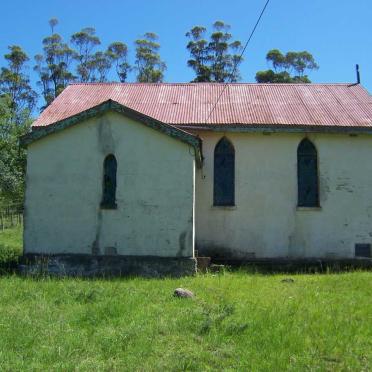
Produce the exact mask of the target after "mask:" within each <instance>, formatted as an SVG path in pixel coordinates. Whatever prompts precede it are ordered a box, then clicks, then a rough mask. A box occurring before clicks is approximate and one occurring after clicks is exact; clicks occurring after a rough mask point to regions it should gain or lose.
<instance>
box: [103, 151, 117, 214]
mask: <svg viewBox="0 0 372 372" xmlns="http://www.w3.org/2000/svg"><path fill="white" fill-rule="evenodd" d="M116 171H117V161H116V158H115V156H114V155H112V154H110V155H107V156H106V158H105V160H104V162H103V185H102V188H103V190H102V201H101V207H102V208H107V209H115V208H116Z"/></svg>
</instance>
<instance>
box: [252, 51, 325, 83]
mask: <svg viewBox="0 0 372 372" xmlns="http://www.w3.org/2000/svg"><path fill="white" fill-rule="evenodd" d="M266 61H267V62H268V63H269V64H271V66H272V69H269V70H264V71H258V72H257V73H256V81H257V82H258V83H311V81H310V79H309V77H308V75H307V74H305V73H306V72H307V71H308V72H311V71H313V70H317V69H318V68H319V66H318V64H317V63H316V62H315V59H314V57H313V55H312V54H311V53H309V52H307V51H301V52H293V51H290V52H287V53H286V54H283V53H282V52H281V51H280V50H278V49H272V50H269V52H268V53H267V54H266Z"/></svg>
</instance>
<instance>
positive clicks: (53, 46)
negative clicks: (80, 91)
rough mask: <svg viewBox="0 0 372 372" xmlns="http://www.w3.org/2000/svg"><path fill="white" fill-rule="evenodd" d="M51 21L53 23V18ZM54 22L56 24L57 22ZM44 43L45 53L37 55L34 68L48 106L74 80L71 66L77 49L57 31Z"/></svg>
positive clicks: (44, 40) (45, 39) (46, 38)
mask: <svg viewBox="0 0 372 372" xmlns="http://www.w3.org/2000/svg"><path fill="white" fill-rule="evenodd" d="M49 23H50V24H51V23H52V20H51V21H50V22H49ZM53 24H54V26H55V25H56V23H55V22H53ZM54 26H53V27H54ZM53 27H52V30H53ZM42 45H43V53H41V54H37V55H36V56H35V61H36V65H35V67H34V70H35V71H36V73H37V74H38V75H39V81H38V84H39V85H40V86H41V89H42V94H43V97H44V99H45V102H46V106H47V105H49V104H50V102H51V101H52V100H53V99H54V98H55V97H57V96H58V94H59V93H61V92H62V90H63V89H64V88H65V87H66V85H67V84H69V83H70V82H71V81H73V80H74V78H75V77H74V75H73V74H72V73H71V71H70V67H71V64H72V62H73V60H74V58H75V51H74V50H73V49H71V48H70V47H69V45H68V44H67V43H65V42H64V41H63V38H62V36H61V35H59V34H56V33H52V34H51V35H50V36H47V37H45V38H44V39H43V41H42Z"/></svg>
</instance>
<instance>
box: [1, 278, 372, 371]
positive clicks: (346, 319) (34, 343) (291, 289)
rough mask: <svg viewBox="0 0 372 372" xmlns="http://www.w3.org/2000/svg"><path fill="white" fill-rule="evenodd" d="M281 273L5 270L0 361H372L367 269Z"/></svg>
mask: <svg viewBox="0 0 372 372" xmlns="http://www.w3.org/2000/svg"><path fill="white" fill-rule="evenodd" d="M283 277H284V276H283V275H271V276H264V275H259V274H248V273H244V272H235V273H225V274H220V275H216V276H213V275H204V276H198V277H195V278H182V279H166V280H159V279H157V280H155V279H154V280H145V279H116V280H78V279H63V280H56V279H48V278H45V279H41V280H40V279H39V280H36V279H31V278H20V277H17V276H9V277H3V278H1V279H0V370H6V371H14V370H58V371H59V370H75V369H76V370H82V371H90V370H107V371H111V370H130V371H132V370H141V371H151V370H175V371H181V370H229V369H230V370H242V371H247V370H254V371H283V370H293V371H304V370H339V371H344V370H353V371H363V370H365V371H367V370H369V369H370V368H371V363H372V359H371V357H372V356H371V353H372V320H371V298H372V291H371V280H372V274H371V273H368V272H354V273H346V274H338V275H334V274H326V275H294V276H292V277H293V278H294V280H295V281H294V283H282V282H281V280H282V279H283ZM179 286H182V287H186V288H189V289H191V290H193V291H194V292H195V294H196V297H195V299H177V298H174V297H173V296H172V293H173V290H174V289H175V288H176V287H179Z"/></svg>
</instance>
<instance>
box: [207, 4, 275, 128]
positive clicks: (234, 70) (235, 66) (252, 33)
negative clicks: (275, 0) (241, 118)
mask: <svg viewBox="0 0 372 372" xmlns="http://www.w3.org/2000/svg"><path fill="white" fill-rule="evenodd" d="M269 2H270V0H267V1H266V3H265V5H264V7H263V8H262V10H261V13H260V16H259V17H258V19H257V22H256V24H255V25H254V27H253V29H252V32H251V34H250V35H249V38H248V40H247V42H246V43H245V45H244V48H243V50H242V52H241V53H240V56H239V58H238V59H236V61H235V64H234V68H233V70H232V72H231V74H230V76H229V79H230V80H232V78H233V77H234V75H235V72H236V69H237V68H238V64H239V63H240V62H241V60H242V57H243V54H244V52H245V50H246V49H247V46H248V44H249V42H250V41H251V39H252V37H253V35H254V33H255V31H256V28H257V26H258V24H259V23H260V21H261V18H262V16H263V14H264V13H265V10H266V8H267V6H268V5H269ZM230 82H231V81H230ZM227 84H228V82H226V83H225V86H224V87H223V89H222V92H221V93H220V95H219V96H218V98H217V100H216V103H215V104H214V105H213V107H212V110H211V111H210V112H209V114H208V117H207V120H206V121H205V122H208V120H209V118H210V117H211V115H212V113H213V111H214V109H215V108H216V106H217V103H218V101H219V100H220V98H221V97H222V94H223V92H224V91H225V89H226V88H227Z"/></svg>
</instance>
